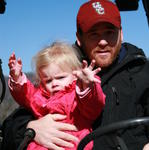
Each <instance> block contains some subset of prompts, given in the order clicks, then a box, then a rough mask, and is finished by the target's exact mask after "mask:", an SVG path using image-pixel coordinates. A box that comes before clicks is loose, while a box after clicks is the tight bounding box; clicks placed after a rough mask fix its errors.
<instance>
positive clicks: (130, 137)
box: [94, 43, 149, 150]
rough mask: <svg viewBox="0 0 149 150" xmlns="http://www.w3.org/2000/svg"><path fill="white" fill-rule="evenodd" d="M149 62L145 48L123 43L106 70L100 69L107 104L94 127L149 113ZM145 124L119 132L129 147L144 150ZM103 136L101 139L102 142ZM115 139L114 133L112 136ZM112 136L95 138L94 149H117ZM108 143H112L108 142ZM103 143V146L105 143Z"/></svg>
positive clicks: (133, 149) (146, 138)
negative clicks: (115, 57) (118, 53)
mask: <svg viewBox="0 0 149 150" xmlns="http://www.w3.org/2000/svg"><path fill="white" fill-rule="evenodd" d="M148 76H149V62H148V61H147V59H146V57H145V55H144V53H143V51H142V50H141V49H138V48H137V47H135V46H133V45H131V44H128V43H124V44H123V45H122V48H121V51H120V55H119V57H118V58H117V60H116V61H115V63H114V64H113V65H112V66H111V67H110V69H108V71H106V72H103V73H102V72H101V75H100V77H101V81H102V82H101V83H102V88H103V91H104V93H105V95H106V105H105V108H104V111H103V114H102V117H100V118H99V119H98V120H97V121H96V123H95V125H94V128H97V127H99V126H105V125H108V124H111V123H114V122H118V121H122V120H127V119H131V118H136V117H143V116H148V115H149V78H148ZM147 133H148V131H147V128H145V127H143V126H139V127H135V128H133V129H129V130H125V131H123V132H120V133H119V134H120V136H121V137H122V139H123V140H124V142H125V143H126V145H127V147H128V149H129V150H141V149H142V147H143V145H144V144H145V143H147V142H148V141H149V140H148V134H147ZM101 139H102V142H101ZM113 139H114V137H113ZM112 142H114V141H112V138H111V136H107V137H102V138H100V139H97V140H95V149H99V148H100V150H112V149H116V148H115V146H114V145H113V144H112ZM108 143H109V144H108ZM103 145H104V146H103Z"/></svg>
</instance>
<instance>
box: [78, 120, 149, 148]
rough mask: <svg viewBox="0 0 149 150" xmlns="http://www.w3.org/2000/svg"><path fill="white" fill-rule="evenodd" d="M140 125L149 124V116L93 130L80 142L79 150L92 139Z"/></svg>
mask: <svg viewBox="0 0 149 150" xmlns="http://www.w3.org/2000/svg"><path fill="white" fill-rule="evenodd" d="M139 125H149V117H139V118H135V119H129V120H125V121H120V122H116V123H111V124H109V125H106V126H104V127H99V128H97V129H96V130H94V131H93V132H91V133H89V134H88V135H87V136H85V137H84V138H83V139H82V140H81V141H80V143H79V145H78V148H77V150H83V149H84V147H85V146H86V145H87V144H88V143H89V142H90V141H92V140H95V139H96V138H99V137H100V136H102V135H105V134H109V133H113V132H115V131H118V130H121V129H126V128H133V127H136V126H139Z"/></svg>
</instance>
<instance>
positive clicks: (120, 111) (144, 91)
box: [2, 43, 149, 150]
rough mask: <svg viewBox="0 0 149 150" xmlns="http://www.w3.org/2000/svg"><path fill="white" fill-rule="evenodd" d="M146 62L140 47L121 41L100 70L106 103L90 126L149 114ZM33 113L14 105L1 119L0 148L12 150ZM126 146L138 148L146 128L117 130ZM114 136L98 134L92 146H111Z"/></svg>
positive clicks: (145, 139)
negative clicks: (0, 136) (108, 63)
mask: <svg viewBox="0 0 149 150" xmlns="http://www.w3.org/2000/svg"><path fill="white" fill-rule="evenodd" d="M148 76H149V62H148V60H147V58H146V57H145V55H144V53H143V51H142V50H141V49H138V48H137V47H135V46H133V45H131V44H128V43H124V44H123V45H122V48H121V51H120V55H119V56H118V57H117V59H116V61H115V62H114V63H113V65H112V66H110V68H108V70H107V71H104V72H103V71H101V72H100V77H101V81H102V83H101V84H102V88H103V91H104V93H105V95H106V105H105V108H104V111H103V113H102V115H101V116H99V119H97V121H96V122H95V124H94V126H93V128H94V129H96V128H97V127H100V126H105V125H108V124H111V123H114V122H118V121H122V120H127V119H131V118H136V117H142V116H148V115H149V79H148ZM32 119H33V117H32V116H31V114H30V113H28V112H27V111H26V110H24V109H22V108H21V109H18V110H17V111H16V112H15V113H13V114H12V115H11V116H9V117H8V118H7V119H6V120H5V121H4V123H3V137H4V140H3V143H2V150H10V149H11V150H12V149H13V150H15V149H16V147H18V145H19V143H20V142H21V140H22V139H23V134H24V132H25V127H26V124H27V122H28V121H29V120H32ZM118 134H119V136H120V137H121V138H122V139H123V140H124V142H125V143H126V145H127V147H128V149H129V150H141V149H142V147H143V145H144V144H145V143H147V142H148V141H149V140H148V130H147V128H146V127H144V126H137V127H135V128H133V129H127V130H123V131H119V132H118ZM114 139H115V136H113V135H112V136H110V135H108V136H102V137H101V138H98V139H96V140H95V141H94V149H96V150H98V149H100V150H115V149H116V145H115V144H114V142H115V140H114Z"/></svg>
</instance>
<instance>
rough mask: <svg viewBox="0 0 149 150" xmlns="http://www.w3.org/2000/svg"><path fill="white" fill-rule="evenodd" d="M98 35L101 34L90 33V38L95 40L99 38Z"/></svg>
mask: <svg viewBox="0 0 149 150" xmlns="http://www.w3.org/2000/svg"><path fill="white" fill-rule="evenodd" d="M98 36H99V35H98V34H96V33H94V34H90V35H89V39H91V40H92V39H93V40H94V39H97V38H98Z"/></svg>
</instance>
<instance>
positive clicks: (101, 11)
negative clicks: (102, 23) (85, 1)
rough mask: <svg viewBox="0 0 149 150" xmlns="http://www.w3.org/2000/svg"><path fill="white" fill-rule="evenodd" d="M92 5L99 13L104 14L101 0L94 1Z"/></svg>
mask: <svg viewBox="0 0 149 150" xmlns="http://www.w3.org/2000/svg"><path fill="white" fill-rule="evenodd" d="M92 6H93V8H94V9H95V10H96V12H97V13H98V14H100V15H102V14H104V8H103V7H102V6H101V4H100V2H94V3H92Z"/></svg>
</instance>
